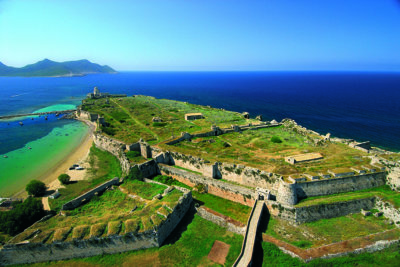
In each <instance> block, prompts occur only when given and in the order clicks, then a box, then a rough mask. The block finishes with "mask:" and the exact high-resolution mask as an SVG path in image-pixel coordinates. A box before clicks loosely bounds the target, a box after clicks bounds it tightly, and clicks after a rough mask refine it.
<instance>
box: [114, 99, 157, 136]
mask: <svg viewBox="0 0 400 267" xmlns="http://www.w3.org/2000/svg"><path fill="white" fill-rule="evenodd" d="M111 101H112V102H113V103H114V104H116V105H118V106H119V107H120V108H121V109H122V110H123V111H124V112H125V113H126V114H128V116H129V117H130V118H131V119H132V120H133V121H134V122H135V123H136V124H137V125H139V126H140V127H142V128H143V129H144V130H145V131H146V132H148V133H149V134H151V135H153V136H155V137H156V138H157V140H160V137H159V136H158V135H157V134H156V133H155V132H153V131H152V130H150V129H149V128H148V127H146V126H145V125H143V123H141V122H140V121H138V120H137V119H136V118H135V117H133V116H132V114H131V113H130V112H129V111H128V110H127V109H126V108H125V107H124V106H122V105H120V104H119V103H118V102H117V101H115V100H114V99H111Z"/></svg>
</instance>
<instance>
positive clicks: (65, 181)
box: [58, 173, 71, 184]
mask: <svg viewBox="0 0 400 267" xmlns="http://www.w3.org/2000/svg"><path fill="white" fill-rule="evenodd" d="M58 180H59V181H60V183H61V184H68V183H69V180H71V177H70V176H69V175H68V174H66V173H63V174H60V175H59V176H58Z"/></svg>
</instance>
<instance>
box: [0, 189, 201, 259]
mask: <svg viewBox="0 0 400 267" xmlns="http://www.w3.org/2000/svg"><path fill="white" fill-rule="evenodd" d="M192 201H193V200H192V195H191V192H188V193H185V194H184V195H183V196H182V197H181V198H180V199H179V202H178V204H177V205H176V206H175V207H174V209H173V211H172V212H171V213H170V214H169V215H168V217H167V218H166V219H165V220H164V221H163V222H161V224H160V225H158V226H157V227H156V228H155V229H154V230H149V231H145V232H139V233H138V232H135V233H133V232H132V233H127V234H125V235H114V236H108V237H103V238H95V237H92V238H90V239H86V240H73V241H70V242H53V243H50V244H42V243H29V242H28V243H26V242H23V243H18V244H6V245H5V246H4V247H3V248H2V249H1V250H0V265H12V264H25V263H37V262H46V261H55V260H66V259H72V258H83V257H91V256H96V255H104V254H115V253H121V252H127V251H132V250H139V249H146V248H151V247H159V246H161V245H162V244H163V242H164V241H165V239H166V238H167V237H168V236H169V235H170V233H171V232H172V231H173V230H174V229H175V227H176V225H177V224H178V223H179V222H180V221H181V219H182V218H183V217H184V216H185V214H186V212H187V211H188V210H189V208H190V207H191V205H192ZM28 229H30V228H28Z"/></svg>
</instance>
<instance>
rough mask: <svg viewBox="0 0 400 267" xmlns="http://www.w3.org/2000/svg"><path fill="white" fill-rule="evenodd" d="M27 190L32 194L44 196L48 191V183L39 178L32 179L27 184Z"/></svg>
mask: <svg viewBox="0 0 400 267" xmlns="http://www.w3.org/2000/svg"><path fill="white" fill-rule="evenodd" d="M25 190H26V192H28V194H29V195H31V196H34V197H38V196H43V195H44V193H45V192H46V185H45V184H44V183H43V182H41V181H39V180H32V181H30V182H29V184H27V185H26V187H25Z"/></svg>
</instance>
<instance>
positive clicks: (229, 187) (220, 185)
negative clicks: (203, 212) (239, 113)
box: [159, 164, 257, 206]
mask: <svg viewBox="0 0 400 267" xmlns="http://www.w3.org/2000/svg"><path fill="white" fill-rule="evenodd" d="M159 168H160V171H161V174H165V175H170V176H172V177H173V178H174V179H176V180H178V181H180V182H182V183H184V184H186V185H188V186H192V187H193V186H195V185H198V184H203V185H205V189H206V191H207V192H208V193H209V194H212V195H216V196H219V197H222V198H225V199H229V200H231V201H234V202H238V203H240V204H243V205H247V206H253V205H254V201H255V199H256V198H257V195H256V192H255V190H252V189H248V188H245V187H242V186H238V185H234V184H229V183H226V182H223V181H220V180H217V179H212V178H208V177H204V176H201V175H198V174H195V173H190V172H188V171H185V170H181V169H177V168H174V167H171V166H167V165H164V164H159Z"/></svg>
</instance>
